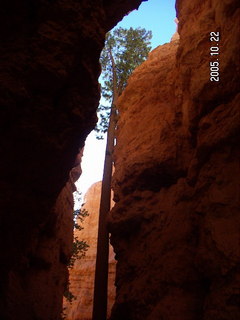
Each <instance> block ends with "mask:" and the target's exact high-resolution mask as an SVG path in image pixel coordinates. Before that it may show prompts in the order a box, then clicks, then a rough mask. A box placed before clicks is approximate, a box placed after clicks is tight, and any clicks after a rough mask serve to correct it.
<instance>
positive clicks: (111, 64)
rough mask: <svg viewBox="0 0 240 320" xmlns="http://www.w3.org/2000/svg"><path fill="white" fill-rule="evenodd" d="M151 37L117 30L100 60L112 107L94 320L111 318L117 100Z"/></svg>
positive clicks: (105, 119)
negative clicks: (109, 293)
mask: <svg viewBox="0 0 240 320" xmlns="http://www.w3.org/2000/svg"><path fill="white" fill-rule="evenodd" d="M151 37H152V33H151V31H146V30H145V29H141V28H137V29H133V28H130V29H123V28H118V29H115V30H113V31H112V32H109V33H107V36H106V42H105V47H104V49H103V51H102V54H101V58H100V62H101V66H102V76H103V80H104V85H103V86H102V96H103V97H104V98H105V100H107V101H109V102H110V103H111V107H108V106H102V105H101V106H100V107H99V111H100V116H101V121H100V123H99V124H98V126H97V128H96V130H97V131H98V132H101V133H103V132H106V131H107V146H106V154H105V163H104V172H103V181H102V192H101V202H100V211H99V227H98V246H97V261H96V273H95V286H94V306H93V320H106V314H107V283H108V250H109V234H108V230H107V223H106V220H107V214H108V212H109V211H110V203H111V179H112V164H113V160H112V154H113V148H114V140H115V129H116V122H117V114H118V111H117V107H116V105H117V99H118V97H119V96H120V95H121V93H122V92H123V90H124V88H125V87H126V85H127V80H128V78H129V76H130V75H131V73H132V72H133V70H134V69H135V68H136V67H137V66H138V65H140V64H141V63H142V62H143V61H144V60H145V59H146V58H147V55H148V53H149V51H150V49H151V47H150V39H151Z"/></svg>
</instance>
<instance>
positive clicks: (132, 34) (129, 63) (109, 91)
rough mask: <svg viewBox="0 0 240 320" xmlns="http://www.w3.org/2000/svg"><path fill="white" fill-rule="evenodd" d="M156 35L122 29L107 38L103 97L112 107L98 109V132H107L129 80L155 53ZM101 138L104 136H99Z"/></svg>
mask: <svg viewBox="0 0 240 320" xmlns="http://www.w3.org/2000/svg"><path fill="white" fill-rule="evenodd" d="M151 38H152V32H151V31H146V30H145V29H142V28H137V29H133V28H130V29H124V28H121V27H120V28H118V29H115V30H113V31H112V32H108V33H107V35H106V41H105V47H104V49H103V51H102V53H101V57H100V63H101V67H102V79H103V85H102V86H101V95H102V97H103V98H104V99H105V101H107V102H109V103H110V105H102V104H101V105H100V106H99V108H98V111H99V116H100V121H99V122H98V125H97V127H96V128H95V129H96V131H97V132H99V133H104V132H107V130H108V126H109V119H110V113H111V109H112V107H113V106H114V108H116V101H117V99H118V97H119V96H120V95H121V94H122V92H123V90H124V89H125V87H126V85H127V81H128V78H129V76H130V75H131V74H132V72H133V70H134V69H135V68H136V67H137V66H139V65H140V64H141V63H142V62H143V61H144V60H146V58H147V55H148V53H149V51H150V49H151V47H150V40H151ZM98 138H101V136H98Z"/></svg>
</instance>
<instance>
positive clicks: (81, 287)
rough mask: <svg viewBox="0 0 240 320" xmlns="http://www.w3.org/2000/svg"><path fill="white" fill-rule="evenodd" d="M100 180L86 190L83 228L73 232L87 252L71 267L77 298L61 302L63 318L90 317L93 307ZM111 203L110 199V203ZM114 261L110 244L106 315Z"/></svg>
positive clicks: (88, 319) (72, 287) (87, 319)
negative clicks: (85, 243)
mask: <svg viewBox="0 0 240 320" xmlns="http://www.w3.org/2000/svg"><path fill="white" fill-rule="evenodd" d="M101 187H102V183H101V182H97V183H95V184H93V185H92V186H91V187H90V188H89V190H88V191H87V193H86V196H85V201H84V202H85V203H84V206H83V209H85V210H87V211H88V213H89V216H87V217H86V218H85V219H84V221H83V223H82V224H81V225H82V227H83V228H84V229H82V230H76V231H75V233H74V235H75V236H76V237H78V239H79V240H85V241H86V242H87V244H88V245H89V248H88V251H87V252H86V255H85V256H84V257H83V258H82V259H80V260H76V261H75V264H74V267H73V268H72V269H70V276H69V281H70V288H69V290H70V292H71V293H72V294H73V295H74V296H75V297H76V300H73V302H72V303H69V302H68V301H66V300H65V301H64V308H66V309H65V310H64V313H65V314H66V320H91V319H92V308H93V292H94V276H95V264H96V252H97V236H98V217H99V204H100V196H101ZM112 204H113V202H112ZM115 264H116V261H115V259H114V253H113V250H112V246H110V248H109V279H108V317H109V316H110V312H111V308H112V305H113V302H114V299H115V286H114V281H115Z"/></svg>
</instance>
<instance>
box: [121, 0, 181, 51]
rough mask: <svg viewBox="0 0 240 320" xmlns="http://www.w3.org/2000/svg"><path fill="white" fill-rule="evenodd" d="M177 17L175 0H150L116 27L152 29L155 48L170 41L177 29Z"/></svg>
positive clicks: (153, 46)
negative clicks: (175, 20)
mask: <svg viewBox="0 0 240 320" xmlns="http://www.w3.org/2000/svg"><path fill="white" fill-rule="evenodd" d="M175 17H176V11H175V1H174V0H148V1H146V2H143V3H142V4H141V5H140V7H139V9H138V10H134V11H132V12H131V13H130V14H129V15H128V16H125V17H124V18H123V20H122V21H120V22H119V23H118V24H117V26H116V28H117V27H122V28H130V27H133V28H137V27H142V28H145V29H146V30H151V31H152V33H153V37H152V49H154V48H156V47H157V46H159V45H160V44H164V43H166V42H169V41H170V39H171V37H172V35H173V33H174V32H175V31H176V23H175V22H174V19H175Z"/></svg>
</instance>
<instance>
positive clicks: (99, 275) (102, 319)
mask: <svg viewBox="0 0 240 320" xmlns="http://www.w3.org/2000/svg"><path fill="white" fill-rule="evenodd" d="M110 59H111V62H112V71H113V86H114V88H113V101H112V106H111V114H110V120H109V127H108V132H107V145H106V153H105V162H104V170H103V180H102V190H101V201H100V210H99V223H98V243H97V258H96V271H95V283H94V298H93V315H92V320H106V319H107V297H108V290H107V289H108V256H109V232H108V230H107V216H108V213H109V211H110V207H111V181H112V166H113V157H112V156H113V148H114V140H115V127H116V106H115V105H116V99H117V85H116V71H115V63H114V59H113V57H112V53H111V50H110Z"/></svg>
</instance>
